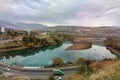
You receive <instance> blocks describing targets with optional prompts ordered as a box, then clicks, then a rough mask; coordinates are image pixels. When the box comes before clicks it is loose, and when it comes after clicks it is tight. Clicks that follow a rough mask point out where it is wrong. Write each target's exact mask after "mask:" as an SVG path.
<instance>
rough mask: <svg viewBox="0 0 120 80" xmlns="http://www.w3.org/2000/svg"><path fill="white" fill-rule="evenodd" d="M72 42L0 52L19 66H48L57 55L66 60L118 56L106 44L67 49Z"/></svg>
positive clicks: (5, 60)
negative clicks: (82, 48) (80, 48)
mask: <svg viewBox="0 0 120 80" xmlns="http://www.w3.org/2000/svg"><path fill="white" fill-rule="evenodd" d="M72 44H73V43H72V42H64V43H63V44H59V45H54V46H49V47H40V48H31V49H25V50H19V51H11V52H4V53H0V60H1V61H4V62H5V63H7V64H16V65H19V66H29V67H38V66H48V65H51V64H52V61H53V59H54V58H56V57H60V58H62V59H63V60H64V62H67V61H70V62H74V61H76V60H77V59H78V58H84V59H86V60H103V59H105V58H112V59H115V58H117V56H116V55H115V54H112V53H111V52H110V51H109V50H107V49H106V47H105V46H99V45H92V47H91V48H89V49H85V50H66V48H68V47H69V46H71V45H72Z"/></svg>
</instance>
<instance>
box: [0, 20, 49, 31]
mask: <svg viewBox="0 0 120 80" xmlns="http://www.w3.org/2000/svg"><path fill="white" fill-rule="evenodd" d="M0 26H4V27H7V28H12V29H21V30H26V31H34V30H41V29H43V28H47V27H48V26H46V25H42V24H36V23H16V24H13V23H10V22H6V21H0Z"/></svg>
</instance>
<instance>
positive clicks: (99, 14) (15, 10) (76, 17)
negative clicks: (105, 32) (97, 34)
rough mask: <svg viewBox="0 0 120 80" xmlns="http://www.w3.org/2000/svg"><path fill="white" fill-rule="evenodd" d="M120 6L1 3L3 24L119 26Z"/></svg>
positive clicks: (37, 0) (82, 1) (42, 0)
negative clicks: (34, 23) (5, 22)
mask: <svg viewBox="0 0 120 80" xmlns="http://www.w3.org/2000/svg"><path fill="white" fill-rule="evenodd" d="M119 3H120V0H114V1H113V0H69V1H68V0H0V20H4V21H8V22H12V23H17V22H28V23H29V22H32V23H33V22H36V23H46V24H71V25H72V24H73V25H89V26H94V25H97V24H98V25H120V23H119V19H120V17H119V15H120V4H119ZM91 20H93V21H95V23H96V24H95V23H91Z"/></svg>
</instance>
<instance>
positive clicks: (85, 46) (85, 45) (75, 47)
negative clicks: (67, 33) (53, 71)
mask: <svg viewBox="0 0 120 80" xmlns="http://www.w3.org/2000/svg"><path fill="white" fill-rule="evenodd" d="M91 47H92V44H91V43H80V42H79V43H74V44H73V45H72V46H70V47H68V48H67V49H66V50H83V49H89V48H91Z"/></svg>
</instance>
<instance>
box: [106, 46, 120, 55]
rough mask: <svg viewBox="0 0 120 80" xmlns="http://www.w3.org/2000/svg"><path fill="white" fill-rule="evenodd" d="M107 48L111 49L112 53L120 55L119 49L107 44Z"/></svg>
mask: <svg viewBox="0 0 120 80" xmlns="http://www.w3.org/2000/svg"><path fill="white" fill-rule="evenodd" d="M106 48H107V49H108V50H110V51H111V52H112V53H114V54H117V55H118V56H120V52H119V51H118V50H116V49H113V48H111V47H108V46H106Z"/></svg>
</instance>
